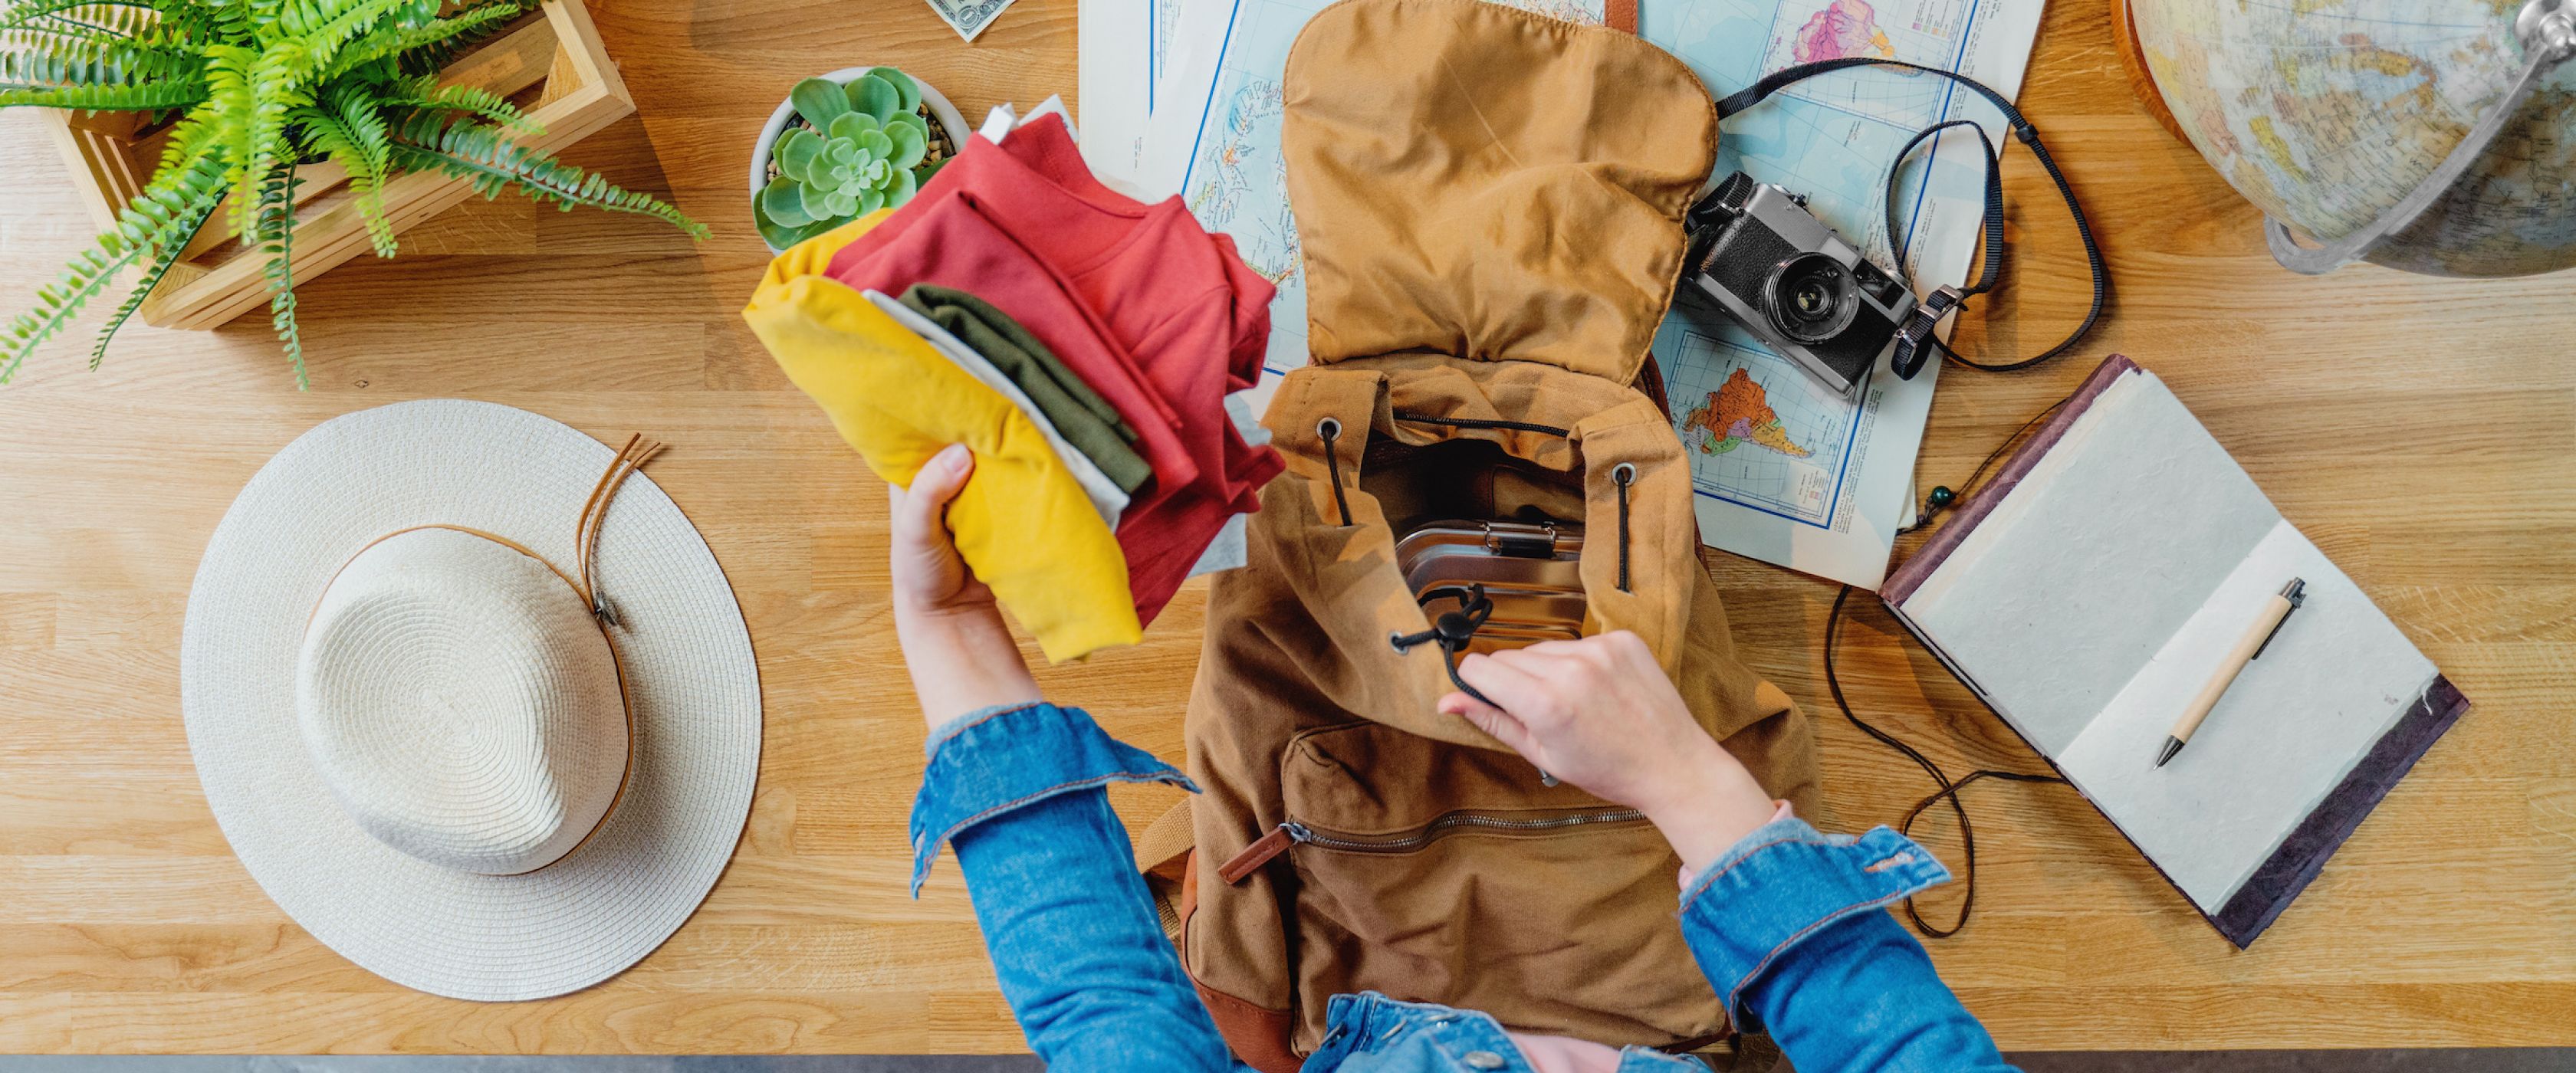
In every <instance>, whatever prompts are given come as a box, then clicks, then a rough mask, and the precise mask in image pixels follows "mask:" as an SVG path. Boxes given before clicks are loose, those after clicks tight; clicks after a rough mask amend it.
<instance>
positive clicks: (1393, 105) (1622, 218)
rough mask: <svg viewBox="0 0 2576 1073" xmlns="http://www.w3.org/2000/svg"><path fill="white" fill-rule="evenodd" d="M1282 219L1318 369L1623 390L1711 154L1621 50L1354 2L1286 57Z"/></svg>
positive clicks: (1588, 36) (1683, 109)
mask: <svg viewBox="0 0 2576 1073" xmlns="http://www.w3.org/2000/svg"><path fill="white" fill-rule="evenodd" d="M1285 94H1286V104H1287V114H1286V115H1285V116H1284V117H1283V118H1282V120H1281V122H1280V150H1281V152H1282V153H1283V154H1285V155H1286V156H1287V157H1288V201H1289V205H1290V207H1291V208H1293V209H1294V210H1296V216H1297V235H1298V238H1299V239H1300V241H1301V243H1302V245H1303V248H1304V252H1305V261H1306V309H1307V320H1308V322H1309V323H1308V332H1309V335H1308V344H1309V345H1310V346H1311V347H1312V349H1313V352H1314V358H1315V360H1316V361H1317V362H1319V363H1330V362H1336V361H1341V360H1343V359H1345V358H1352V357H1366V356H1370V355H1377V354H1402V353H1408V352H1428V353H1438V354H1451V355H1455V356H1458V357H1464V358H1479V359H1488V360H1497V359H1502V358H1506V357H1508V358H1512V359H1515V360H1520V361H1537V362H1546V363H1548V364H1551V365H1558V366H1563V367H1565V368H1568V369H1573V370H1576V371H1579V372H1588V373H1593V374H1595V375H1598V376H1606V377H1609V378H1610V379H1612V380H1616V381H1618V382H1620V383H1623V384H1624V383H1628V382H1630V381H1631V380H1633V379H1635V377H1636V374H1637V369H1638V366H1639V365H1640V364H1641V363H1643V362H1644V361H1645V359H1646V348H1647V344H1649V343H1651V342H1652V341H1653V340H1654V335H1655V325H1656V323H1657V322H1658V321H1660V320H1661V319H1662V310H1663V308H1664V306H1665V304H1666V303H1667V302H1668V301H1670V300H1671V298H1672V294H1673V284H1674V282H1675V280H1677V279H1678V278H1679V276H1680V273H1681V260H1682V236H1681V231H1680V228H1679V221H1680V220H1681V216H1682V213H1683V212H1684V211H1685V210H1687V209H1688V208H1689V207H1690V200H1691V195H1692V194H1693V193H1695V192H1696V191H1697V190H1698V188H1699V186H1700V184H1701V182H1702V181H1704V180H1705V179H1706V178H1707V176H1708V170H1709V164H1710V162H1711V160H1712V159H1713V158H1714V154H1715V153H1716V150H1717V107H1716V105H1714V104H1713V103H1711V102H1710V101H1709V99H1708V93H1707V91H1705V90H1704V89H1702V88H1701V87H1700V82H1699V76H1697V75H1694V74H1692V73H1691V70H1690V68H1689V67H1686V66H1684V65H1683V64H1682V62H1681V61H1680V60H1677V59H1674V58H1673V57H1672V55H1671V54H1669V53H1667V52H1665V51H1663V50H1662V49H1658V48H1656V47H1654V46H1653V45H1649V44H1647V43H1645V42H1644V41H1641V40H1639V39H1637V38H1636V37H1635V36H1633V35H1630V34H1625V33H1620V32H1618V31H1616V30H1612V29H1608V28H1606V27H1599V26H1577V25H1574V24H1572V23H1567V22H1560V21H1558V20H1555V19H1549V18H1543V17H1540V16H1536V15H1531V14H1528V13H1526V12H1522V11H1517V10H1514V9H1511V8H1505V7H1501V6H1499V5H1494V4H1477V3H1474V2H1473V0H1360V2H1355V3H1344V4H1336V5H1334V6H1332V7H1329V8H1326V9H1324V11H1322V12H1321V13H1319V14H1317V15H1316V16H1315V18H1314V21H1312V22H1309V23H1307V25H1306V30H1305V32H1304V33H1303V34H1301V35H1300V36H1299V37H1298V38H1297V43H1296V45H1295V46H1294V47H1293V48H1292V49H1291V50H1290V52H1289V57H1288V71H1287V79H1286V85H1285Z"/></svg>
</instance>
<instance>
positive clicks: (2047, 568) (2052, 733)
mask: <svg viewBox="0 0 2576 1073" xmlns="http://www.w3.org/2000/svg"><path fill="white" fill-rule="evenodd" d="M2280 520H2281V515H2280V512H2278V511H2276V510H2274V509H2272V503H2271V501H2270V500H2268V499H2265V498H2264V496H2263V492H2262V490H2261V489H2259V488H2256V487H2255V486H2254V481H2253V479H2252V478H2250V477H2248V476H2246V475H2245V470H2244V469H2243V468H2242V467H2239V466H2238V465H2237V464H2236V460H2235V459H2233V458H2230V457H2228V455H2227V452H2226V451H2225V450H2222V449H2221V448H2220V447H2219V446H2218V441H2217V440H2214V439H2211V438H2210V435H2209V433H2208V432H2207V431H2206V430H2204V429H2202V428H2201V427H2200V422H2199V421H2198V420H2197V419H2195V418H2193V417H2192V415H2191V411H2190V410H2187V409H2185V408H2184V407H2183V405H2182V401H2181V400H2179V399H2176V398H2174V396H2173V393H2172V392H2170V391H2168V390H2166V389H2165V386H2164V384H2163V382H2162V381H2159V380H2157V379H2156V378H2155V376H2154V375H2152V374H2149V373H2146V372H2143V371H2138V372H2131V373H2128V374H2126V375H2124V376H2122V377H2120V378H2119V379H2118V380H2116V381H2114V382H2113V383H2112V384H2111V386H2110V387H2108V388H2105V389H2103V391H2102V393H2101V395H2099V396H2098V397H2096V398H2095V399H2094V400H2093V405H2092V406H2091V407H2089V408H2087V409H2086V410H2085V411H2084V413H2083V414H2082V415H2080V416H2078V417H2077V418H2076V420H2075V423H2074V425H2073V427H2071V428H2070V429H2068V431H2067V435H2066V437H2065V438H2064V439H2061V440H2059V441H2058V442H2057V444H2056V446H2055V447H2053V448H2052V449H2051V450H2050V451H2049V452H2048V454H2047V455H2046V456H2045V457H2044V458H2042V459H2041V461H2040V463H2039V465H2038V466H2037V467H2035V468H2033V469H2032V470H2031V472H2030V473H2029V474H2028V475H2027V476H2025V477H2024V478H2023V479H2022V481H2021V483H2020V485H2019V486H2017V487H2015V488H2014V489H2013V490H2012V492H2011V494H2010V496H2009V497H2008V498H2007V499H2006V500H2005V501H2004V502H2003V504H2002V505H2001V506H1999V507H1998V508H1997V509H1996V510H1995V511H1994V513H1992V514H1990V515H1988V516H1987V517H1986V519H1985V520H1984V522H1982V523H1981V524H1979V525H1978V526H1977V529H1976V531H1975V532H1973V533H1970V534H1969V535H1968V538H1967V539H1966V540H1964V541H1962V542H1961V543H1960V544H1959V547H1958V548H1957V549H1956V550H1954V551H1953V552H1951V554H1950V557H1949V558H1948V559H1947V560H1945V561H1944V562H1943V563H1942V564H1941V568H1940V569H1939V570H1937V571H1935V572H1934V573H1933V575H1932V576H1931V577H1930V578H1929V579H1927V580H1925V582H1924V583H1923V585H1922V587H1921V588H1919V589H1917V590H1915V592H1914V594H1913V595H1912V596H1909V597H1908V598H1907V599H1906V601H1905V614H1906V616H1907V617H1908V618H1911V619H1913V620H1914V622H1915V624H1916V626H1917V627H1919V628H1920V629H1922V630H1923V632H1924V633H1925V634H1926V635H1928V636H1930V637H1932V638H1933V639H1934V640H1935V641H1936V642H1937V643H1938V644H1939V645H1940V646H1941V648H1942V650H1943V651H1945V652H1947V653H1948V654H1949V656H1950V658H1951V660H1952V661H1953V662H1954V663H1955V664H1957V666H1958V668H1959V669H1960V670H1961V671H1963V672H1964V673H1966V674H1967V676H1968V677H1970V678H1972V679H1974V680H1975V684H1976V685H1977V686H1978V687H1979V688H1980V689H1981V690H1982V691H1983V692H1984V693H1985V695H1986V698H1987V700H1988V701H1989V702H1990V703H1992V704H1993V705H1994V706H1995V709H1996V710H1997V711H1999V712H2001V713H2002V714H2003V716H2004V718H2006V719H2008V720H2011V721H2012V723H2013V726H2014V728H2015V729H2017V730H2019V731H2020V732H2021V734H2022V736H2023V737H2025V738H2028V739H2030V742H2031V744H2033V745H2035V746H2037V747H2038V748H2039V749H2040V751H2042V752H2045V753H2047V754H2049V755H2051V756H2055V755H2057V754H2059V753H2060V752H2062V751H2064V750H2065V748H2066V747H2067V746H2068V745H2070V744H2072V743H2073V742H2074V741H2075V738H2076V735H2078V734H2080V733H2082V732H2083V730H2084V728H2085V726H2086V724H2088V723H2089V722H2091V721H2092V719H2093V717H2094V716H2095V715H2097V714H2099V713H2100V712H2101V711H2102V709H2103V708H2104V707H2105V706H2106V705H2108V704H2110V703H2111V700H2112V698H2114V697H2116V696H2118V695H2119V693H2120V690H2121V689H2123V688H2125V687H2126V686H2127V685H2128V683H2129V679H2130V678H2131V677H2132V676H2134V675H2135V674H2136V673H2137V671H2138V668H2139V667H2141V666H2143V665H2145V664H2146V662H2147V661H2148V660H2149V659H2151V658H2153V657H2154V656H2155V654H2156V653H2157V652H2158V651H2159V650H2161V649H2162V648H2163V647H2164V645H2165V641H2166V639H2168V638H2170V637H2172V636H2173V635H2174V632H2175V631H2177V630H2179V629H2181V628H2182V625H2183V623H2184V622H2186V621H2188V620H2189V619H2190V618H2191V616H2192V614H2193V613H2194V612H2196V611H2198V610H2200V607H2201V605H2202V604H2203V603H2205V602H2207V601H2208V599H2209V595H2210V593H2212V592H2214V591H2216V590H2217V589H2218V587H2219V584H2220V583H2221V582H2223V581H2225V580H2226V578H2227V575H2228V574H2229V572H2231V571H2233V570H2234V569H2235V568H2236V564H2238V563H2240V562H2243V561H2244V559H2245V556H2246V554H2247V553H2248V552H2250V551H2252V550H2253V548H2254V545H2255V543H2256V542H2257V541H2260V540H2262V539H2263V535H2264V534H2265V533H2268V532H2270V531H2271V529H2272V527H2273V525H2274V524H2276V523H2278V522H2279V521H2280Z"/></svg>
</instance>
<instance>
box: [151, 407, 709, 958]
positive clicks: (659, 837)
mask: <svg viewBox="0 0 2576 1073" xmlns="http://www.w3.org/2000/svg"><path fill="white" fill-rule="evenodd" d="M614 455H615V452H614V451H612V450H610V449H609V448H608V447H606V446H604V445H602V444H600V443H599V442H598V441H597V440H593V439H591V438H590V437H589V436H587V435H584V434H583V433H581V432H580V431H578V430H575V429H573V428H571V427H570V426H567V425H564V424H562V423H560V422H557V421H553V420H551V419H548V418H545V417H541V416H538V415H536V414H532V413H529V412H527V411H524V410H518V409H514V408H511V407H508V406H501V405H496V404H493V403H483V402H472V401H467V400H462V399H432V400H423V401H417V402H405V403H397V404H394V405H391V406H383V407H378V408H376V409H371V410H364V411H360V412H358V413H353V414H349V415H346V416H343V417H339V418H335V419H333V420H331V421H327V422H324V423H323V424H321V425H320V426H317V427H315V428H314V429H313V430H311V431H309V432H306V433H305V434H304V435H303V436H301V437H298V438H297V439H296V440H295V442H293V443H291V444H288V445H287V447H286V449H285V450H282V451H279V452H278V453H277V455H276V457H274V458H272V459H270V460H269V462H268V464H267V465H265V466H263V467H261V468H260V471H259V473H258V474H257V475H255V476H253V477H252V478H251V480H250V483H249V484H248V485H247V486H245V487H244V488H243V489H242V492H241V495H240V496H239V497H238V498H236V499H235V500H234V501H233V505H232V508H231V509H230V510H229V511H227V512H226V513H225V515H224V519H223V522H222V523H221V524H219V525H218V526H216V528H215V535H214V538H213V539H212V540H211V541H209V542H208V543H207V545H206V553H205V557H204V559H203V560H202V561H200V562H199V564H198V566H197V577H196V583H195V586H194V587H193V588H192V589H191V590H190V592H189V594H188V616H187V625H186V628H185V631H184V633H183V638H182V641H181V644H180V656H179V683H180V706H181V709H182V711H183V712H184V713H185V717H186V721H187V728H188V746H189V750H190V751H191V752H192V753H193V754H194V756H195V759H196V765H197V775H198V778H199V780H200V781H202V782H203V783H204V785H205V791H206V803H207V806H208V807H209V808H210V809H212V810H213V812H214V815H215V821H216V823H217V824H218V825H220V826H221V827H222V829H223V832H224V838H225V839H226V840H227V841H229V842H230V843H231V844H232V848H233V852H234V853H235V855H237V856H238V857H240V859H241V862H242V865H243V867H244V868H247V869H248V870H249V871H250V874H251V878H253V879H254V880H256V881H258V883H259V885H260V887H261V889H263V890H265V891H267V892H268V895H269V897H270V898H272V899H274V900H275V901H276V902H277V904H278V907H279V908H281V909H284V910H285V911H286V914H287V915H288V916H290V917H293V918H294V919H295V922H296V923H297V924H299V925H301V926H302V927H303V928H304V929H305V930H306V931H308V932H311V933H312V934H313V936H314V937H315V938H317V939H320V940H321V941H322V942H323V943H324V944H326V945H328V946H330V947H331V949H333V950H335V951H338V952H339V953H340V954H341V955H342V956H344V957H347V958H348V959H349V960H351V961H353V962H356V963H357V964H358V965H359V966H361V967H363V968H365V969H367V970H368V971H370V972H374V973H376V974H377V975H380V976H383V977H385V978H386V979H389V980H392V981H394V982H395V983H399V984H402V985H404V986H407V987H413V988H417V989H419V990H422V991H427V992H430V993H432V994H438V995H445V996H449V997H452V998H461V999H475V1000H482V1001H513V1000H520V999H534V998H544V997H547V996H550V995H560V994H564V993H566V992H570V991H577V990H580V989H582V988H585V987H588V986H590V985H592V984H595V983H598V982H600V981H602V980H605V979H607V978H609V977H611V976H615V975H617V974H618V973H619V972H622V971H624V970H625V969H626V968H627V967H628V966H630V965H633V964H634V963H636V962H637V961H640V960H642V959H643V958H644V956H645V955H646V954H649V953H652V951H653V949H654V948H655V947H657V946H660V945H661V944H662V941H663V940H665V939H667V938H669V937H670V935H671V934H672V933H673V932H675V931H677V930H679V928H680V925H681V924H682V923H683V922H684V921H686V920H687V919H688V917H689V914H690V913H692V912H694V911H695V910H696V908H697V906H698V903H699V902H701V901H703V900H705V898H706V895H707V891H708V890H709V889H710V888H712V887H713V886H714V885H715V881H716V878H717V876H719V875H721V874H722V873H723V871H724V867H725V863H726V861H728V860H729V859H730V858H731V857H732V855H733V849H734V846H735V844H736V843H737V842H738V841H739V840H740V838H741V835H742V829H743V822H744V820H745V818H746V817H748V816H749V814H750V811H751V794H752V787H753V784H754V782H755V781H756V779H757V778H758V775H759V768H760V676H759V669H758V667H757V665H756V664H755V662H754V660H753V658H752V649H751V635H750V632H749V631H748V630H747V629H746V628H745V627H744V625H743V620H742V608H741V606H740V605H739V604H738V603H736V602H735V600H734V595H733V589H732V587H731V586H730V585H728V584H726V582H725V576H724V571H723V568H722V567H720V566H718V565H717V563H716V558H715V553H714V552H712V551H710V550H709V549H708V548H707V545H706V541H705V540H703V539H701V538H700V537H699V535H698V531H697V528H696V527H695V526H693V525H691V524H690V522H689V519H688V516H687V515H685V514H682V513H681V511H680V508H679V506H678V505H677V504H675V503H673V502H672V501H671V498H670V496H668V495H666V494H664V493H663V491H662V490H661V488H659V487H658V486H656V485H655V484H654V483H653V482H652V481H651V480H649V479H647V478H646V477H645V476H643V475H642V474H638V475H636V476H634V477H632V478H630V479H629V480H628V481H627V482H626V483H625V485H624V486H623V487H622V488H621V489H620V490H619V491H618V493H617V498H616V500H615V502H614V503H613V504H611V506H610V507H609V509H608V514H607V516H606V519H605V521H604V522H603V523H602V524H601V528H600V534H599V545H598V550H597V553H596V558H597V569H598V584H599V589H600V591H601V592H602V593H603V594H604V595H605V597H606V598H607V599H608V601H609V602H610V603H611V604H612V605H613V608H614V611H615V612H616V615H617V617H618V620H619V622H620V625H619V627H617V628H616V629H615V631H614V636H615V639H616V643H617V645H618V651H619V653H620V655H621V658H622V662H623V664H624V667H625V672H626V675H627V677H628V688H629V690H630V691H631V695H632V698H633V705H634V713H633V714H634V728H635V738H634V756H633V765H634V767H633V771H632V772H631V773H630V775H629V779H628V785H627V787H626V791H625V794H624V796H623V797H621V798H620V799H619V801H618V803H617V806H616V808H615V810H614V811H613V812H611V813H610V814H609V816H608V818H607V820H606V821H605V822H604V823H603V824H602V825H601V827H600V829H599V831H598V832H597V833H596V834H594V835H592V836H591V838H590V839H589V841H587V842H585V843H583V844H582V845H581V847H580V848H578V849H576V850H574V851H573V852H572V853H571V854H569V855H567V856H566V857H564V858H563V859H562V860H560V861H557V862H555V863H553V864H551V865H548V866H546V867H544V868H541V869H538V870H536V871H534V872H530V873H526V874H523V875H514V876H487V875H477V874H472V873H466V872H457V871H452V870H449V869H445V868H440V867H437V866H435V865H431V864H428V863H426V862H423V861H420V860H418V859H415V858H413V857H411V856H409V855H407V854H404V853H402V852H401V851H398V850H395V849H393V848H391V847H388V846H386V845H384V844H383V843H381V842H378V841H376V840H375V839H374V838H373V837H371V836H369V835H368V834H367V833H366V832H365V831H363V830H361V829H360V828H359V827H358V826H357V824H356V823H355V822H353V821H352V820H350V818H349V817H348V815H347V814H346V813H345V812H343V811H342V810H341V807H340V805H339V803H338V802H337V800H336V799H335V798H334V797H333V796H332V794H331V791H330V789H329V788H328V787H327V786H326V785H325V784H324V783H323V781H322V780H321V778H320V777H319V776H318V775H317V774H316V772H315V771H314V769H313V766H312V764H311V763H310V762H309V760H308V759H307V753H306V751H305V748H304V744H303V741H302V739H301V737H300V735H299V733H298V731H297V727H296V711H295V668H296V657H297V653H298V651H299V649H300V647H301V645H302V641H303V634H304V626H305V623H306V620H307V618H308V616H309V614H310V613H311V611H312V609H313V606H314V603H315V601H317V600H318V599H319V598H320V597H321V595H322V590H323V587H324V586H325V585H326V584H327V583H328V582H329V580H330V578H331V575H332V573H333V572H334V571H336V570H337V569H339V567H340V565H341V564H342V563H344V562H346V561H347V560H348V558H349V557H350V556H351V555H354V554H356V553H357V551H358V550H359V549H361V548H363V547H365V546H366V545H367V543H368V542H369V541H372V540H374V539H376V538H377V537H380V536H383V535H385V534H387V533H390V532H393V531H395V530H398V529H404V528H408V527H412V526H418V525H427V524H447V525H459V526H467V527H471V528H475V529H482V530H486V531H488V532H492V533H495V534H498V535H501V536H506V537H508V538H510V539H512V540H515V541H518V542H520V543H522V544H525V545H526V546H527V547H529V548H530V549H532V550H534V551H536V552H537V553H538V554H540V555H542V556H544V557H545V558H546V559H548V560H549V561H551V562H554V563H556V564H559V565H561V566H563V567H564V568H565V569H570V564H571V563H572V562H573V561H574V557H573V547H572V544H573V539H572V538H573V528H574V525H575V523H576V521H577V519H578V518H579V516H580V514H581V509H582V503H583V500H584V499H585V498H587V497H588V495H589V493H590V490H591V488H592V486H593V485H594V484H595V483H597V481H598V480H599V477H600V474H601V473H603V472H605V471H606V470H607V468H608V465H609V462H610V460H611V459H612V458H613V457H614Z"/></svg>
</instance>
